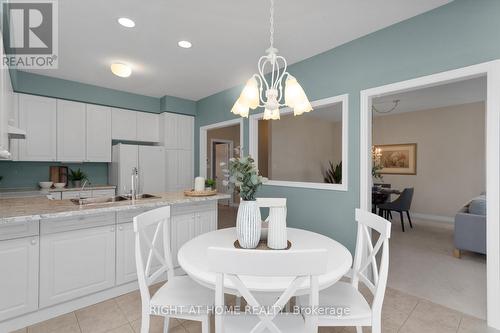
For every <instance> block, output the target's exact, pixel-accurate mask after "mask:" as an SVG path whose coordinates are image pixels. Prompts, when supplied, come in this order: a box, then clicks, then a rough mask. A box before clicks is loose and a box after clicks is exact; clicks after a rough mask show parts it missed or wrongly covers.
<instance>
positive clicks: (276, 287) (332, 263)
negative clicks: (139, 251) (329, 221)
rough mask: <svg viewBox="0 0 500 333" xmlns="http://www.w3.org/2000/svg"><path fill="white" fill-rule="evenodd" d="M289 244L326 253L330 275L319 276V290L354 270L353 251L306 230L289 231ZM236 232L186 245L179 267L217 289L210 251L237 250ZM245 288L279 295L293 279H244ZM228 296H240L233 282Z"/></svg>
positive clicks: (209, 235) (306, 285)
mask: <svg viewBox="0 0 500 333" xmlns="http://www.w3.org/2000/svg"><path fill="white" fill-rule="evenodd" d="M287 236H288V240H289V241H290V242H291V244H292V246H291V249H326V250H327V252H328V261H327V263H326V273H325V274H322V275H320V276H318V281H319V288H320V289H325V288H328V287H330V286H331V285H333V284H334V283H335V282H337V281H338V280H339V279H340V278H341V277H342V276H344V275H345V274H346V273H347V272H348V271H349V269H350V268H351V266H352V256H351V253H350V252H349V250H347V248H346V247H345V246H343V245H342V244H340V243H339V242H337V241H335V240H333V239H331V238H329V237H326V236H324V235H321V234H318V233H315V232H311V231H307V230H302V229H294V228H287ZM235 240H236V229H235V228H227V229H220V230H215V231H211V232H208V233H206V234H202V235H200V236H198V237H196V238H193V239H192V240H190V241H188V242H186V243H185V244H184V245H183V246H182V247H181V248H180V250H179V252H178V254H177V259H178V261H179V265H180V266H181V268H182V269H183V270H184V272H186V273H187V274H188V275H189V276H190V277H191V278H192V279H193V280H195V281H196V282H198V283H200V284H201V285H203V286H205V287H208V288H211V289H215V277H216V274H215V272H212V271H211V270H210V268H209V266H208V255H207V249H208V248H209V247H211V246H215V247H226V248H234V242H235ZM240 278H241V280H242V281H243V283H244V284H245V286H246V287H247V288H248V289H249V290H250V291H254V292H259V293H260V292H263V293H276V292H283V291H284V290H285V289H286V288H287V287H288V286H289V285H290V283H291V282H292V279H293V278H291V277H290V278H289V277H257V276H242V277H240ZM224 286H225V288H226V292H227V293H231V294H237V292H236V289H235V287H234V286H233V284H232V282H231V281H230V280H229V279H226V280H225V281H224ZM308 288H309V279H307V281H306V282H304V283H303V285H301V286H300V287H299V289H298V291H297V293H296V294H297V295H301V294H306V293H307V292H308Z"/></svg>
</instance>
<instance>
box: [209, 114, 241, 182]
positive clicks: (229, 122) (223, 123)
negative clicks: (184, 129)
mask: <svg viewBox="0 0 500 333" xmlns="http://www.w3.org/2000/svg"><path fill="white" fill-rule="evenodd" d="M234 125H240V149H241V151H243V147H244V135H243V133H244V131H243V118H236V119H231V120H226V121H221V122H219V123H215V124H210V125H206V126H201V127H200V149H199V150H200V172H199V175H200V176H201V177H205V178H207V132H208V131H209V130H211V129H216V128H223V127H229V126H234ZM202 148H203V149H202Z"/></svg>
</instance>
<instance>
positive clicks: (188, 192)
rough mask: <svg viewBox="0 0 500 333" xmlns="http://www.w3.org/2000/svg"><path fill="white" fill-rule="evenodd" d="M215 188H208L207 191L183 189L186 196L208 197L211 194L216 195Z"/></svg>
mask: <svg viewBox="0 0 500 333" xmlns="http://www.w3.org/2000/svg"><path fill="white" fill-rule="evenodd" d="M216 194H217V190H209V191H195V190H186V191H184V195H185V196H187V197H208V196H211V195H216Z"/></svg>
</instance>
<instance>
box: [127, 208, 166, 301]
mask: <svg viewBox="0 0 500 333" xmlns="http://www.w3.org/2000/svg"><path fill="white" fill-rule="evenodd" d="M169 224H170V207H168V206H167V207H161V208H157V209H154V210H151V211H148V212H145V213H142V214H140V215H138V216H136V217H134V222H133V225H134V232H135V262H136V268H137V278H138V282H139V289H140V292H141V299H142V302H143V303H145V304H149V301H150V299H151V295H150V293H149V286H150V285H151V284H152V283H153V282H155V281H157V280H158V279H159V278H160V277H161V276H162V275H163V274H165V273H167V275H168V279H171V278H173V276H174V270H173V263H172V256H171V251H170V226H169ZM151 235H152V237H151ZM160 248H163V252H162V251H160V250H159V249H160Z"/></svg>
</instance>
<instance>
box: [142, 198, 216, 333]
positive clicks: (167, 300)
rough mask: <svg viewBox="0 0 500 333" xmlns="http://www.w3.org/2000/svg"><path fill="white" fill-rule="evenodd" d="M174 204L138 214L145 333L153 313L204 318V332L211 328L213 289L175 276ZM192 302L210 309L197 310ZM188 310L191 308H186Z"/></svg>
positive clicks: (202, 321) (188, 278)
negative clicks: (156, 285)
mask: <svg viewBox="0 0 500 333" xmlns="http://www.w3.org/2000/svg"><path fill="white" fill-rule="evenodd" d="M169 222H170V207H168V206H167V207H161V208H157V209H154V210H151V211H148V212H145V213H143V214H140V215H138V216H136V217H134V232H135V260H136V267H137V276H138V281H139V289H140V292H141V301H142V317H141V333H148V332H149V323H150V315H161V316H163V317H165V324H164V333H167V332H168V327H169V318H170V317H172V318H180V319H186V320H195V321H200V322H201V325H202V333H209V332H210V316H209V311H208V307H211V306H212V305H213V303H214V293H213V291H211V290H209V289H207V288H205V287H202V286H201V285H200V284H198V283H196V282H194V281H193V280H192V279H191V278H190V277H188V276H175V274H174V267H173V264H172V254H171V251H170V223H169ZM165 274H166V275H167V278H168V280H167V282H166V283H165V284H164V285H163V286H162V287H160V289H159V290H158V291H157V292H156V293H154V295H151V294H150V290H149V286H150V285H151V284H152V283H154V282H155V281H158V280H159V279H161V278H162V277H163V276H164V275H165ZM191 306H200V308H201V309H206V310H207V311H205V312H202V313H199V314H193V313H190V312H189V308H190V307H191ZM186 310H187V311H186Z"/></svg>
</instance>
